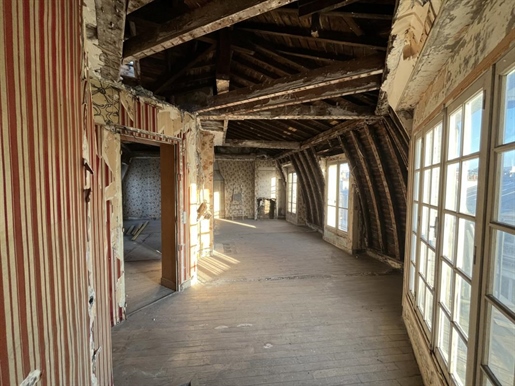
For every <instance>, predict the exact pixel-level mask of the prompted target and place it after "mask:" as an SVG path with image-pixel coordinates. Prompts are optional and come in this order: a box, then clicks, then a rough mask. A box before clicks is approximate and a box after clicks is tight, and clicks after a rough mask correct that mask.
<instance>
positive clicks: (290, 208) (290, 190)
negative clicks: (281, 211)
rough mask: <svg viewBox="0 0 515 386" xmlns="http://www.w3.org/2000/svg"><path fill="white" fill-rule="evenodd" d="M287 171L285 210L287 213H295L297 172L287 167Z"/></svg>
mask: <svg viewBox="0 0 515 386" xmlns="http://www.w3.org/2000/svg"><path fill="white" fill-rule="evenodd" d="M286 173H287V184H286V189H287V195H286V210H287V212H288V213H291V214H296V213H297V204H298V201H299V200H298V195H299V193H298V180H297V173H296V172H295V171H294V170H293V169H288V170H287V171H286Z"/></svg>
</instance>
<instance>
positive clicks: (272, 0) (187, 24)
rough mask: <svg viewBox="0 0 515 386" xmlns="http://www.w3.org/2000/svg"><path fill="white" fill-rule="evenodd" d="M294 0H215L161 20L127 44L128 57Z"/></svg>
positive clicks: (182, 41)
mask: <svg viewBox="0 0 515 386" xmlns="http://www.w3.org/2000/svg"><path fill="white" fill-rule="evenodd" d="M293 1H295V0H238V1H227V0H213V1H211V2H209V3H207V4H206V5H205V6H203V7H200V8H196V9H194V10H192V11H190V12H188V13H186V14H184V15H181V16H178V17H176V18H174V19H172V20H170V21H168V22H166V23H164V24H161V25H160V26H159V27H158V28H157V30H155V31H150V32H149V33H145V34H142V35H139V36H136V37H134V38H131V39H129V40H127V41H126V42H125V44H124V55H123V56H124V61H126V62H129V61H131V60H135V59H141V58H144V57H146V56H149V55H152V54H154V53H156V52H160V51H163V50H165V49H167V48H170V47H174V46H177V45H179V44H182V43H184V42H186V41H189V40H192V39H195V38H198V37H200V36H203V35H206V34H209V33H211V32H214V31H217V30H220V29H222V28H225V27H228V26H231V25H233V24H235V23H238V22H240V21H242V20H246V19H249V18H251V17H254V16H257V15H260V14H262V13H265V12H267V11H270V10H272V9H275V8H278V7H281V6H283V5H286V4H289V3H292V2H293Z"/></svg>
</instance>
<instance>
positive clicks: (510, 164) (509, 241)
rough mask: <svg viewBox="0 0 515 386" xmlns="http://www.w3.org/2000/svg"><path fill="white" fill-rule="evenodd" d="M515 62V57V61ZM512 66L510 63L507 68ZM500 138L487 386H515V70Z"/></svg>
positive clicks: (499, 114)
mask: <svg viewBox="0 0 515 386" xmlns="http://www.w3.org/2000/svg"><path fill="white" fill-rule="evenodd" d="M512 58H515V55H512ZM506 62H507V61H504V63H506ZM498 71H499V73H498V74H497V75H498V76H497V84H496V86H497V87H498V89H500V95H501V98H500V100H498V101H497V111H496V118H497V121H496V124H497V125H496V126H497V130H498V135H497V138H495V139H494V140H493V142H494V143H493V146H492V147H493V160H492V169H491V170H492V173H491V174H492V175H493V177H494V183H493V184H492V188H491V190H490V192H491V194H492V199H491V200H489V206H490V212H489V213H490V216H489V220H490V221H489V227H488V234H489V236H490V243H489V245H487V247H486V248H487V252H486V254H487V255H489V257H490V258H489V264H488V271H487V272H488V274H487V286H486V293H485V296H484V300H485V301H484V305H485V312H484V315H485V316H484V319H483V320H484V324H485V330H486V331H485V332H484V336H485V339H486V342H485V344H484V352H483V357H482V362H481V363H482V366H481V369H482V371H481V375H482V384H483V385H511V386H513V385H515V66H514V65H513V61H509V62H508V65H507V66H506V65H504V64H500V65H499V67H498Z"/></svg>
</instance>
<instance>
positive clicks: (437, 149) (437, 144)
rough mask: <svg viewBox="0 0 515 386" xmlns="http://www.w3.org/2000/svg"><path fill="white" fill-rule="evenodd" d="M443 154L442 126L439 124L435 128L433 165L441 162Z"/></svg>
mask: <svg viewBox="0 0 515 386" xmlns="http://www.w3.org/2000/svg"><path fill="white" fill-rule="evenodd" d="M441 154H442V124H441V123H439V124H438V125H436V126H435V128H434V134H433V165H435V164H437V163H439V162H440V156H441Z"/></svg>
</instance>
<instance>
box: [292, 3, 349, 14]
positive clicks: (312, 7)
mask: <svg viewBox="0 0 515 386" xmlns="http://www.w3.org/2000/svg"><path fill="white" fill-rule="evenodd" d="M357 1H359V0H343V1H342V0H299V17H306V16H309V15H312V14H314V13H319V12H327V11H332V10H335V9H337V8H340V7H345V6H346V5H349V4H352V3H355V2H357Z"/></svg>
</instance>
